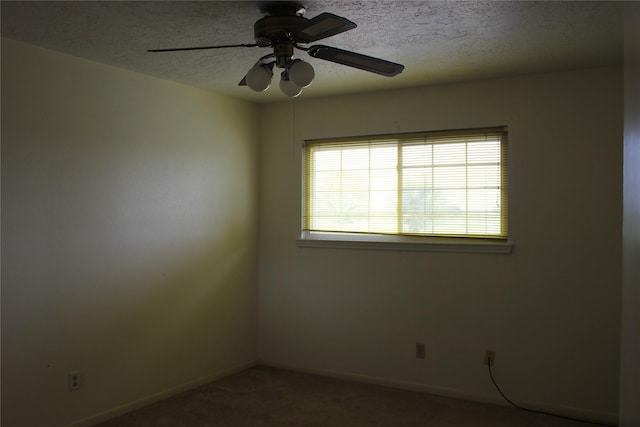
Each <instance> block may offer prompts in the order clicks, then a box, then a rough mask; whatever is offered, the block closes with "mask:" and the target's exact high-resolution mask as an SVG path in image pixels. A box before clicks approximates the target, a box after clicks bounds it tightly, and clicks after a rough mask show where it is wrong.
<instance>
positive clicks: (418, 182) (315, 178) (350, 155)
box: [303, 128, 507, 239]
mask: <svg viewBox="0 0 640 427" xmlns="http://www.w3.org/2000/svg"><path fill="white" fill-rule="evenodd" d="M506 168H507V130H506V128H491V129H475V130H459V131H445V132H427V133H419V134H416V133H412V134H403V135H386V136H375V137H366V138H345V139H331V140H311V141H306V142H305V145H304V208H303V227H304V231H306V232H310V233H364V234H381V235H384V234H393V235H419V236H447V237H475V238H499V239H506V237H507V169H506Z"/></svg>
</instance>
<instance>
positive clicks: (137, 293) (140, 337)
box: [2, 39, 258, 427]
mask: <svg viewBox="0 0 640 427" xmlns="http://www.w3.org/2000/svg"><path fill="white" fill-rule="evenodd" d="M257 112H258V111H257V108H256V107H255V106H253V105H252V104H249V103H246V102H241V101H237V100H233V99H230V98H226V97H222V96H218V95H215V94H212V93H209V92H206V91H202V90H198V89H194V88H190V87H187V86H182V85H179V84H174V83H170V82H166V81H162V80H158V79H153V78H150V77H146V76H142V75H139V74H135V73H131V72H128V71H125V70H120V69H116V68H112V67H108V66H104V65H100V64H97V63H93V62H89V61H84V60H80V59H77V58H73V57H70V56H66V55H62V54H58V53H55V52H52V51H47V50H43V49H39V48H35V47H30V46H28V45H25V44H22V43H17V42H14V41H11V40H5V39H3V40H2V267H3V268H2V424H3V425H6V426H7V427H8V426H12V427H19V426H29V427H32V426H42V427H46V426H62V425H67V424H70V423H72V422H77V421H78V420H82V419H86V418H89V419H93V420H96V419H100V417H98V418H95V416H96V414H100V413H101V412H104V411H107V415H108V414H113V413H114V412H109V411H114V410H115V411H117V410H118V408H119V407H120V409H122V408H121V405H128V404H131V403H132V402H136V401H138V402H139V400H140V399H142V401H145V399H149V398H150V397H152V396H153V395H156V397H157V396H162V395H163V394H162V393H163V392H166V391H168V390H174V391H175V389H176V388H180V387H182V386H185V385H187V386H188V385H194V384H196V383H198V381H201V380H204V379H210V378H212V377H215V376H216V375H219V374H221V373H225V372H228V371H229V370H234V369H237V368H239V367H242V366H246V365H247V364H251V363H254V362H255V353H256V340H257V237H256V236H257V214H256V210H257V203H258V198H257V181H256V180H257V172H256V170H257V164H258V162H257V154H258V153H257V140H258V134H257V121H258V118H257ZM74 370H79V371H81V372H82V374H83V376H84V384H83V387H82V390H80V391H77V392H73V393H70V392H68V391H67V372H69V371H74ZM158 393H159V394H158ZM125 407H126V406H125ZM103 415H104V414H103ZM92 417H94V418H92Z"/></svg>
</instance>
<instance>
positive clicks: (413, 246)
mask: <svg viewBox="0 0 640 427" xmlns="http://www.w3.org/2000/svg"><path fill="white" fill-rule="evenodd" d="M297 245H298V247H302V248H337V249H381V250H391V251H423V252H463V253H485V254H487V253H488V254H510V253H512V252H513V244H512V243H509V242H508V241H504V240H493V239H473V238H447V237H413V236H380V235H354V234H324V233H323V234H320V233H303V235H302V236H301V238H300V239H298V240H297Z"/></svg>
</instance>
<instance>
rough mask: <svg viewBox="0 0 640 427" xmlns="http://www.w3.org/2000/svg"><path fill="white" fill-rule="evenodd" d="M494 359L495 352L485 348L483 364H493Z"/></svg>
mask: <svg viewBox="0 0 640 427" xmlns="http://www.w3.org/2000/svg"><path fill="white" fill-rule="evenodd" d="M495 361H496V352H495V351H493V350H485V351H484V364H485V365H488V366H493V364H494V363H495Z"/></svg>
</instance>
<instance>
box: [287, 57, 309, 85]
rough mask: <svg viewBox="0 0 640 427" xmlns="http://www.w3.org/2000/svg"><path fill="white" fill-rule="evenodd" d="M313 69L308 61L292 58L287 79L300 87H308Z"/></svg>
mask: <svg viewBox="0 0 640 427" xmlns="http://www.w3.org/2000/svg"><path fill="white" fill-rule="evenodd" d="M314 77H315V71H314V70H313V67H312V66H311V64H309V63H308V62H304V61H302V60H301V59H294V60H293V61H291V64H290V65H289V80H291V82H292V83H293V84H294V85H296V86H298V87H301V88H305V87H308V86H309V85H311V83H313V79H314Z"/></svg>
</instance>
